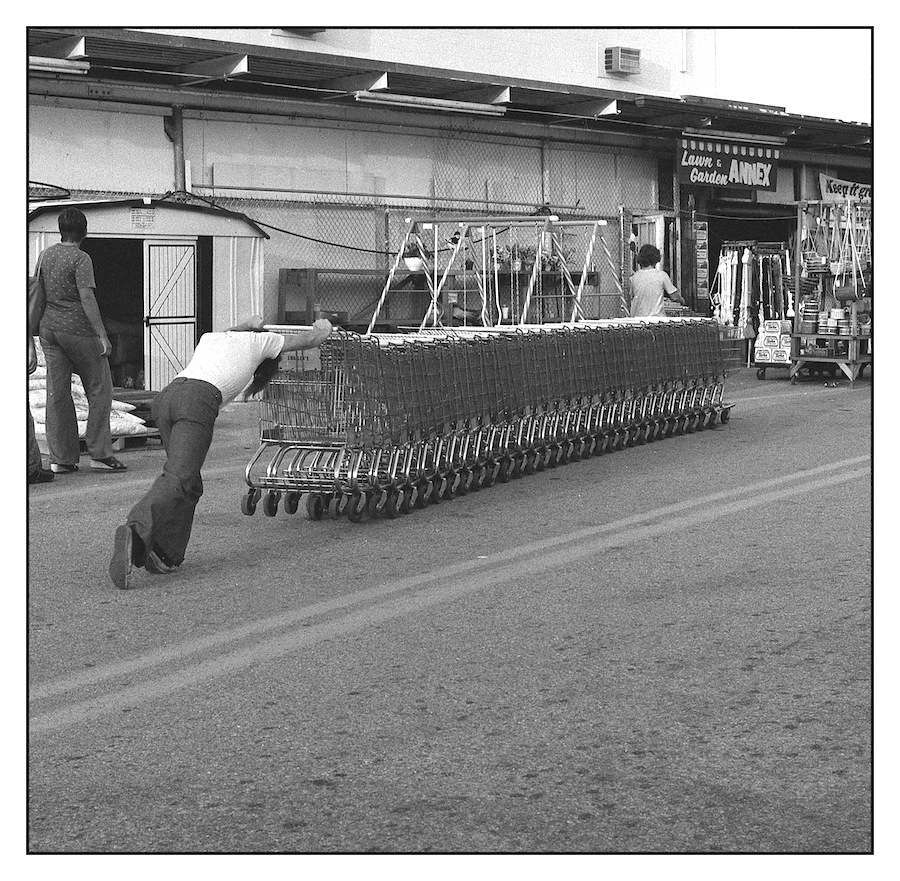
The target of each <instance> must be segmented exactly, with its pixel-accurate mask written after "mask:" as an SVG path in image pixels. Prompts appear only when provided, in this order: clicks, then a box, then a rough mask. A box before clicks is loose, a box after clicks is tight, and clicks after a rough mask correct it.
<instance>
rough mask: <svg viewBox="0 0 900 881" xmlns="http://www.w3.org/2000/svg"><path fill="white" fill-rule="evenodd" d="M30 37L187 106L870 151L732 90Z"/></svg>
mask: <svg viewBox="0 0 900 881" xmlns="http://www.w3.org/2000/svg"><path fill="white" fill-rule="evenodd" d="M27 42H28V55H29V57H31V56H38V57H46V56H45V55H44V54H43V53H47V52H51V53H55V56H56V57H61V58H69V59H78V60H80V61H83V60H86V61H88V62H89V69H88V70H87V72H86V73H85V74H79V75H77V76H74V75H73V76H72V77H70V78H71V79H72V80H76V79H77V80H82V81H83V80H86V81H88V82H91V81H94V82H97V81H102V82H104V83H116V84H120V85H128V84H131V85H133V86H151V87H157V88H159V89H163V90H170V89H171V90H175V91H176V92H177V94H178V97H179V101H178V102H177V103H179V104H181V105H182V106H184V107H186V108H187V107H191V106H196V107H203V106H204V98H205V97H208V96H209V95H210V94H212V93H215V95H216V96H217V97H218V98H221V97H222V96H223V95H224V96H229V95H230V96H233V97H235V98H243V99H247V98H252V97H254V96H256V97H261V98H267V99H283V100H295V101H297V100H300V101H304V102H313V103H316V104H319V105H322V106H323V107H327V106H334V105H338V106H347V105H348V104H349V105H352V104H354V103H355V99H354V92H356V91H363V92H368V91H369V90H373V89H374V90H379V91H382V92H385V93H388V94H392V95H410V96H414V97H420V98H427V99H439V100H440V99H443V100H447V101H452V102H460V101H462V102H466V101H469V102H473V104H476V103H480V104H484V103H488V104H495V105H497V106H502V107H503V108H504V109H505V112H504V119H505V120H508V121H512V122H519V123H536V124H540V125H549V126H554V125H556V126H567V127H569V128H578V129H582V130H584V131H596V132H606V133H613V134H625V135H630V136H636V137H641V138H643V139H651V140H665V139H671V138H673V137H676V136H677V135H679V134H680V133H681V132H683V131H685V130H690V129H697V130H701V131H702V130H704V129H706V130H708V131H709V133H710V134H713V133H714V132H715V131H728V132H731V133H734V134H738V135H739V134H741V133H744V134H747V135H756V136H769V137H773V138H783V139H784V141H785V150H786V151H790V150H796V151H802V152H804V153H808V154H809V153H811V154H819V153H827V154H829V155H838V156H845V157H847V158H851V157H853V158H856V159H857V160H860V159H861V160H863V161H865V160H869V161H870V160H871V156H872V141H871V138H872V129H871V126H868V125H864V124H860V123H852V122H842V121H839V120H829V119H822V118H819V117H809V116H801V115H796V114H789V113H786V112H785V111H784V108H780V107H770V106H765V105H756V104H744V103H741V102H736V101H722V100H715V99H710V98H703V97H696V96H685V97H682V98H672V97H663V96H653V95H644V94H637V93H634V92H627V91H624V90H622V91H619V90H610V89H589V88H577V87H571V86H566V85H563V84H556V83H542V82H535V81H530V80H523V79H517V78H506V79H503V80H499V79H497V78H496V77H485V76H479V75H477V74H472V73H466V72H463V71H454V70H447V69H438V68H426V67H421V66H417V65H410V64H401V63H397V62H375V61H372V60H369V59H360V58H352V57H346V56H340V55H330V54H326V53H324V52H317V51H308V50H306V51H305V50H299V49H281V48H274V47H265V46H258V45H248V44H238V43H230V42H220V41H217V40H208V39H201V38H197V37H186V36H177V35H171V34H160V33H154V32H148V31H139V30H131V29H125V28H91V27H88V28H46V27H44V28H29V29H28V30H27ZM66 53H68V54H66ZM73 53H76V54H73ZM61 77H63V78H67V79H68V78H69V77H66V74H65V73H55V74H54V73H52V72H51V73H37V72H32V75H31V80H30V81H31V82H32V83H37V82H38V81H40V82H42V83H43V84H45V88H47V87H48V86H47V84H49V83H52V81H53V79H54V78H55V79H56V80H59V79H60V78H61ZM101 91H102V90H101ZM169 103H174V102H172V101H171V100H170V102H169ZM408 109H409V110H411V112H413V113H415V112H416V111H415V110H413V109H412V108H408ZM448 109H450V108H449V107H448ZM454 109H455V110H457V111H458V109H459V108H454ZM431 112H434V111H431ZM464 112H465V111H464ZM472 112H473V113H475V112H477V111H476V110H474V109H473V111H472Z"/></svg>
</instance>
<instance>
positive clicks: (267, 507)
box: [262, 490, 281, 517]
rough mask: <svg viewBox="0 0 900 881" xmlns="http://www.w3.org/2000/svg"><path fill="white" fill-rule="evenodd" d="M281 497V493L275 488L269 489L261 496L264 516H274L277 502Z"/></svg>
mask: <svg viewBox="0 0 900 881" xmlns="http://www.w3.org/2000/svg"><path fill="white" fill-rule="evenodd" d="M280 499H281V493H280V492H278V491H277V490H269V492H267V493H266V494H265V495H264V496H263V500H262V503H263V514H265V515H266V517H274V516H275V515H276V514H277V513H278V502H279V501H280Z"/></svg>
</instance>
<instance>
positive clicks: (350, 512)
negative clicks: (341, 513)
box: [347, 492, 369, 523]
mask: <svg viewBox="0 0 900 881" xmlns="http://www.w3.org/2000/svg"><path fill="white" fill-rule="evenodd" d="M368 504H369V497H368V496H367V495H366V494H365V493H361V492H355V493H353V494H352V495H351V496H350V498H349V499H348V500H347V519H348V520H349V521H350V522H351V523H359V521H360V520H362V518H363V514H364V513H365V512H366V506H367V505H368Z"/></svg>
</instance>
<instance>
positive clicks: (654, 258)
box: [637, 245, 662, 266]
mask: <svg viewBox="0 0 900 881" xmlns="http://www.w3.org/2000/svg"><path fill="white" fill-rule="evenodd" d="M661 257H662V255H661V254H660V253H659V248H657V247H656V245H641V250H640V251H638V255H637V262H638V266H656V264H657V263H659V261H660V258H661Z"/></svg>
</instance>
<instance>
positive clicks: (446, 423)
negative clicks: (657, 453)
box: [242, 318, 730, 522]
mask: <svg viewBox="0 0 900 881" xmlns="http://www.w3.org/2000/svg"><path fill="white" fill-rule="evenodd" d="M285 330H286V329H285ZM284 362H285V363H283V364H282V369H281V371H280V372H279V375H278V376H277V377H276V379H275V380H273V381H272V382H271V383H270V384H269V386H267V388H266V391H265V396H264V399H263V400H262V402H261V404H260V407H261V411H260V429H261V430H260V435H261V443H260V447H259V449H258V450H257V452H256V455H255V456H254V457H253V459H252V460H251V461H250V463H249V464H248V465H247V469H246V481H247V484H248V486H249V490H248V491H247V493H246V494H245V496H244V497H243V499H242V510H243V511H244V513H245V514H252V513H254V511H255V510H256V507H257V504H258V503H259V502H260V500H261V501H262V506H263V511H264V512H265V513H266V514H267V515H269V516H274V515H275V514H276V513H277V510H278V507H279V504H280V502H281V500H282V498H283V502H284V504H283V507H284V510H286V511H287V512H289V513H294V512H296V511H297V509H298V507H299V504H300V499H301V497H304V496H305V501H306V511H307V514H308V516H309V517H310V518H311V519H313V520H318V519H321V518H322V517H323V516H330V517H341V516H346V517H347V518H348V519H349V520H351V521H354V522H358V521H360V520H362V519H363V518H365V517H388V518H394V517H397V516H398V515H400V514H406V513H409V512H410V511H413V510H415V509H416V508H423V507H425V506H426V505H429V504H436V503H438V502H440V501H441V500H448V499H452V498H454V497H456V496H462V495H465V494H466V493H469V492H473V491H476V490H480V489H484V488H487V487H490V486H492V485H494V484H495V483H505V482H507V481H509V480H511V479H515V478H519V477H523V476H526V475H529V474H533V473H534V472H536V471H542V470H544V469H545V468H554V467H557V466H559V465H563V464H566V463H568V462H571V461H577V460H579V459H582V458H585V457H588V456H592V455H598V454H602V453H606V452H611V451H614V450H621V449H623V448H624V447H626V446H635V445H639V444H645V443H649V442H652V441H656V440H660V439H663V438H667V437H671V436H672V435H677V434H683V433H686V432H692V431H696V430H699V429H703V428H711V427H712V426H714V425H715V424H716V423H717V422H722V423H724V422H727V421H728V418H729V412H730V405H728V404H724V403H723V401H722V395H723V390H724V382H725V368H724V363H723V358H722V350H721V346H720V341H719V334H718V327H717V325H716V322H715V321H714V320H712V319H692V318H686V319H681V318H655V319H621V320H609V321H596V322H582V323H578V324H572V325H554V326H534V327H521V328H518V329H516V330H515V331H512V332H510V331H505V332H501V331H497V330H466V331H462V330H453V331H448V330H436V331H431V332H420V333H412V334H396V335H374V336H359V335H356V334H351V333H345V332H342V331H336V332H335V333H334V334H332V336H331V337H330V338H329V340H328V341H327V342H326V343H324V344H323V345H322V346H321V348H320V349H319V350H318V352H317V353H315V352H314V353H308V352H298V353H295V354H292V355H290V356H285V359H284Z"/></svg>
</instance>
